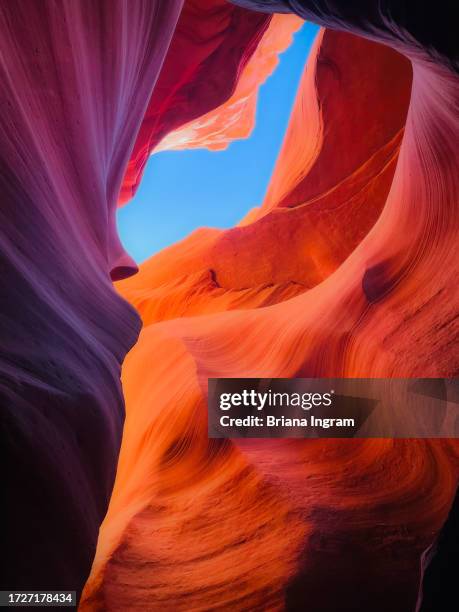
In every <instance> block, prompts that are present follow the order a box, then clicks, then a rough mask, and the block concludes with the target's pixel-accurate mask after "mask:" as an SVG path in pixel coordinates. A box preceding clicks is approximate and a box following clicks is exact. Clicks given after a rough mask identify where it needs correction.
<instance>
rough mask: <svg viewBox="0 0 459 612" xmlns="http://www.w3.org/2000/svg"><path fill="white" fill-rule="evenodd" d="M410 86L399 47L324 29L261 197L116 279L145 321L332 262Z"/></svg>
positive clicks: (401, 118) (394, 139) (203, 308)
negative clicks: (229, 222) (224, 222)
mask: <svg viewBox="0 0 459 612" xmlns="http://www.w3.org/2000/svg"><path fill="white" fill-rule="evenodd" d="M282 18H285V16H284V17H280V16H278V19H282ZM287 18H288V17H287ZM341 49H346V53H341V52H340V51H341ZM362 83H365V90H364V92H362ZM410 84H411V67H410V65H409V62H408V61H407V60H406V59H405V58H403V57H402V56H401V55H399V54H398V53H396V52H395V51H392V50H390V49H388V48H387V47H382V46H380V45H378V44H376V43H371V42H369V41H366V40H364V39H362V38H357V37H355V36H352V35H349V34H340V33H336V32H331V31H328V32H327V33H326V34H325V36H324V34H323V33H321V34H320V35H319V37H318V39H317V41H316V43H315V45H314V48H313V49H312V51H311V56H310V59H309V62H308V66H307V68H306V71H305V73H304V77H303V80H302V84H301V86H300V90H299V93H298V96H297V100H296V104H295V108H294V111H293V114H292V121H291V124H290V127H289V130H288V132H287V135H286V139H285V143H284V146H283V149H282V152H281V154H280V157H279V160H278V163H277V165H276V170H275V172H274V176H273V181H272V183H271V184H270V187H269V190H268V194H267V198H266V201H265V203H264V205H263V207H262V208H261V209H255V210H253V211H251V213H249V215H248V216H247V217H246V219H244V221H243V222H242V223H241V224H240V225H239V226H238V227H236V228H234V229H231V230H228V231H219V230H212V229H201V230H199V231H197V232H195V233H194V234H192V235H191V236H190V237H189V238H187V239H185V240H184V241H182V242H181V243H178V244H176V245H174V246H172V247H170V248H168V249H166V250H164V251H162V252H161V253H159V254H158V255H156V256H154V257H152V258H151V259H150V260H149V261H147V262H146V263H144V264H143V265H142V266H141V267H140V272H139V274H138V275H137V276H135V277H133V278H131V279H130V280H129V281H127V282H122V283H119V285H118V289H119V291H120V292H121V293H122V294H123V295H124V296H125V297H126V298H127V299H128V300H129V301H130V302H131V303H132V304H134V305H135V306H136V308H137V309H138V310H139V312H140V314H141V315H142V318H143V321H144V323H146V324H148V323H151V322H154V321H158V320H162V319H169V318H175V317H177V316H185V315H193V314H203V313H205V312H218V311H221V310H229V309H232V308H248V307H254V306H265V305H269V304H273V303H277V302H280V301H283V300H285V299H288V298H290V297H292V296H294V295H298V294H299V293H302V292H304V291H305V290H307V289H308V288H310V287H312V286H314V285H315V284H317V283H318V282H320V281H321V280H323V279H324V278H325V277H327V276H328V275H329V274H330V273H331V272H333V270H335V268H336V267H337V266H338V265H339V264H340V263H341V262H342V261H343V260H344V259H345V257H347V255H349V253H350V252H351V251H352V250H353V249H354V248H355V246H356V245H357V244H358V243H359V242H360V241H361V240H362V238H363V237H364V236H365V235H366V233H367V232H368V231H369V229H370V228H371V226H372V225H373V223H374V222H375V221H376V219H377V218H378V216H379V214H380V212H381V209H382V207H383V205H384V202H385V200H386V197H387V194H388V191H389V188H390V184H391V180H392V177H393V173H394V169H395V164H396V160H397V155H398V150H399V146H400V141H401V138H402V133H403V126H404V122H405V118H406V111H407V108H408V98H409V92H410ZM226 110H227V109H226V108H225V109H224V110H223V115H224V116H225V117H226ZM217 112H218V110H217V111H215V114H217ZM368 124H369V125H370V127H367V125H368ZM324 125H326V126H327V138H324V127H323V126H324ZM350 134H353V137H352V138H351V137H350ZM201 138H202V137H201V136H199V137H198V142H200V141H201ZM337 150H339V151H343V153H341V154H340V155H338V156H337V155H336V151H337ZM336 157H338V158H339V160H338V161H334V159H335V158H336ZM241 188H242V187H241ZM260 245H263V248H261V249H260Z"/></svg>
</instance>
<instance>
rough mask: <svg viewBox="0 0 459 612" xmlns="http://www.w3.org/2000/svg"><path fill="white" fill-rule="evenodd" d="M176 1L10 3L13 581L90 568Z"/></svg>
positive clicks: (69, 582) (7, 430) (7, 252)
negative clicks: (147, 136) (128, 203)
mask: <svg viewBox="0 0 459 612" xmlns="http://www.w3.org/2000/svg"><path fill="white" fill-rule="evenodd" d="M180 7H181V2H180V0H171V1H170V2H169V1H168V2H167V3H164V2H156V1H155V0H145V1H143V0H139V1H136V2H134V3H131V2H128V1H118V0H110V1H107V2H97V3H94V2H89V1H88V2H86V1H77V2H74V1H73V0H68V1H65V0H63V1H61V2H44V3H42V2H22V1H17V2H16V1H15V2H8V1H6V2H1V3H0V58H1V61H0V80H1V83H2V85H1V91H0V168H1V169H0V192H1V203H0V228H1V229H0V235H1V238H0V240H1V242H0V244H1V248H0V250H1V283H2V298H1V315H0V336H1V346H2V354H1V357H0V372H1V376H0V380H1V382H0V396H1V431H2V441H1V449H2V461H1V470H2V479H1V490H2V510H3V512H4V514H3V516H4V519H3V520H4V523H3V529H2V532H3V533H2V543H1V550H2V560H3V563H2V570H1V571H0V582H1V588H2V589H53V590H56V589H70V590H77V592H78V594H79V593H80V592H81V589H82V587H83V584H84V582H85V580H86V578H87V575H88V573H89V570H90V567H91V562H92V558H93V555H94V551H95V546H96V539H97V534H98V529H99V524H100V522H101V521H102V519H103V517H104V515H105V512H106V509H107V505H108V501H109V498H110V494H111V489H112V485H113V480H114V475H115V468H116V462H117V457H118V451H119V445H120V439H121V431H122V425H123V419H124V404H123V398H122V392H121V385H120V381H119V376H120V364H121V362H122V360H123V358H124V355H125V353H126V352H127V351H128V349H129V348H130V347H131V345H132V344H133V343H134V341H135V340H136V338H137V334H138V332H139V328H140V321H139V318H138V316H137V315H136V314H135V312H134V310H133V309H132V308H131V307H130V306H129V305H128V304H127V303H126V302H124V300H122V299H121V298H120V297H119V295H118V294H117V293H116V292H115V291H114V290H113V286H112V282H111V280H110V276H112V277H113V278H120V277H122V276H123V275H125V274H128V273H130V272H132V271H133V270H135V264H134V262H133V261H132V260H131V259H130V258H129V257H128V256H127V255H126V254H125V253H124V252H123V250H122V248H121V245H120V243H119V240H118V237H117V235H116V231H115V221H114V212H115V208H116V202H117V196H118V191H119V187H120V184H121V181H122V178H123V173H124V168H125V166H126V163H127V161H128V159H129V156H130V152H131V149H132V145H133V143H134V138H135V134H136V132H137V130H138V127H139V125H140V123H141V120H142V118H143V114H144V109H145V106H146V104H147V102H148V99H149V97H150V93H151V89H152V87H153V85H154V82H155V80H156V77H157V75H158V72H159V69H160V67H161V65H162V61H163V58H164V56H165V53H166V51H167V48H168V45H169V40H170V37H171V35H172V33H173V29H174V27H175V23H176V20H177V17H178V14H179V10H180Z"/></svg>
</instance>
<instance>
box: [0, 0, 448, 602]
mask: <svg viewBox="0 0 459 612" xmlns="http://www.w3.org/2000/svg"><path fill="white" fill-rule="evenodd" d="M238 4H239V5H241V4H242V5H244V7H241V6H237V7H236V6H234V5H231V4H229V3H226V2H224V1H223V0H186V1H185V3H184V4H183V3H182V2H181V0H167V1H166V0H164V1H160V0H135V2H132V1H128V0H125V1H123V0H110V1H108V0H107V1H100V2H97V3H94V2H92V1H91V2H90V1H89V0H88V1H87V2H86V1H84V0H81V1H80V0H79V1H78V2H75V1H73V0H61V1H60V2H54V1H51V0H49V1H46V2H43V3H38V2H33V1H26V0H24V1H19V2H9V1H8V0H4V1H2V2H0V48H1V54H0V71H1V78H2V83H3V87H2V90H1V92H0V109H1V112H0V139H1V140H0V163H1V170H0V184H1V187H2V189H1V191H2V196H1V205H0V211H1V230H0V231H1V266H2V268H1V269H2V281H3V283H4V286H5V287H6V288H7V291H6V292H5V297H3V295H2V304H1V318H0V325H1V337H2V355H1V359H0V368H1V379H0V381H1V382H0V395H1V399H2V402H1V425H2V437H3V442H2V450H3V451H4V453H5V456H4V460H3V461H2V483H1V486H2V490H3V491H7V492H8V495H7V498H6V502H5V503H4V507H5V509H6V513H7V516H6V518H7V525H8V528H7V530H6V533H5V536H4V539H3V541H2V552H3V553H4V554H3V557H4V559H5V561H6V563H5V564H4V565H5V568H4V569H3V571H2V572H1V583H2V588H4V589H21V588H22V589H69V590H74V589H76V590H77V592H78V594H79V593H80V591H81V589H82V587H83V584H84V582H85V580H86V578H87V576H88V573H89V571H90V567H91V563H92V562H93V557H94V551H95V547H96V539H97V536H98V530H99V525H100V524H101V522H102V520H103V523H102V526H101V528H100V532H99V537H98V542H97V551H96V554H95V558H94V562H93V563H92V570H91V574H90V576H89V579H88V581H87V583H86V587H85V590H84V594H83V597H82V601H81V604H80V608H81V609H82V610H89V611H96V610H97V611H102V610H120V611H121V610H123V611H124V610H183V611H185V610H186V611H189V610H194V611H198V610H199V611H201V610H202V611H203V610H209V609H212V610H213V609H216V610H231V611H234V610H244V611H245V610H247V611H248V610H260V611H261V610H283V609H287V610H311V611H314V612H315V611H317V610H320V611H321V612H337V611H339V612H347V611H349V612H351V611H352V612H356V611H360V610H362V611H363V610H372V611H373V612H386V611H387V610H391V611H393V612H407V611H408V610H414V609H415V608H416V606H418V609H419V610H422V612H431V611H434V610H435V611H436V610H437V609H438V610H440V609H442V608H441V607H440V608H438V607H437V608H436V607H435V606H437V604H438V603H439V602H442V601H443V600H442V599H441V597H442V593H445V592H446V587H445V586H444V585H443V584H442V581H444V580H445V578H446V577H447V572H446V571H443V568H444V567H445V566H448V563H450V560H451V559H452V558H457V556H456V557H455V555H457V551H456V552H454V550H453V549H452V544H451V543H452V542H453V541H454V538H456V537H457V501H456V504H455V506H453V509H452V510H451V513H450V517H449V519H448V522H447V523H446V524H445V527H444V530H443V531H441V527H442V525H443V524H444V523H445V520H446V517H447V516H448V513H449V512H450V509H451V507H452V504H453V499H454V496H455V491H456V487H457V480H458V474H459V445H458V443H457V442H455V441H454V440H390V439H387V440H381V439H374V440H327V439H320V440H295V441H294V440H271V441H269V440H258V441H253V440H244V441H242V440H241V441H220V440H209V439H208V437H207V415H206V396H207V379H208V378H209V377H224V376H228V377H296V376H305V377H319V376H336V377H338V376H347V377H418V376H419V377H451V376H456V375H457V373H458V370H459V351H458V348H457V347H458V337H457V336H458V323H457V320H458V319H457V310H458V302H459V295H458V288H457V275H458V260H457V251H456V248H455V247H456V244H457V232H458V225H459V215H458V210H457V203H458V196H459V179H458V172H457V169H458V161H459V159H458V157H459V154H458V148H457V142H458V140H459V125H458V120H457V100H458V97H459V83H458V77H457V73H456V72H455V69H456V68H457V49H456V48H455V46H454V36H453V33H452V31H451V27H452V23H453V20H452V17H451V16H448V13H447V8H448V7H445V11H442V10H441V7H438V10H437V9H436V8H435V7H433V8H432V9H429V10H427V5H424V3H416V10H415V9H414V3H413V6H411V4H412V3H409V2H398V1H397V2H396V1H395V0H393V1H389V0H386V1H383V2H376V1H372V0H371V1H369V2H368V1H365V2H364V1H363V0H362V1H357V2H347V1H345V0H342V1H338V0H328V1H327V2H325V1H323V2H322V1H321V0H301V1H296V0H295V1H293V0H291V1H290V2H281V1H277V0H272V1H270V0H266V1H263V0H259V1H257V0H253V1H251V0H240V1H239V2H238ZM440 4H445V5H446V4H447V3H440ZM260 8H261V9H263V10H265V11H268V12H269V11H281V12H295V13H297V15H276V16H275V17H273V18H271V17H270V16H269V15H268V14H266V13H258V12H253V11H252V10H251V9H257V10H258V9H260ZM300 17H301V18H307V19H311V20H312V21H315V22H316V23H319V24H320V25H322V26H324V28H323V29H322V30H321V31H320V33H319V35H318V37H317V40H316V42H315V44H314V47H313V49H312V51H311V55H310V59H309V61H308V64H307V66H306V67H305V72H304V76H303V79H302V82H301V85H300V88H299V91H298V94H297V100H296V103H295V106H294V109H293V112H292V116H291V121H290V125H289V128H288V130H287V134H286V136H285V141H284V145H283V147H282V150H281V152H280V154H279V158H278V161H277V164H276V168H275V171H274V174H273V177H272V180H271V182H270V185H269V187H268V191H267V194H266V198H265V200H264V202H262V203H261V205H260V206H257V207H256V208H254V209H253V210H252V211H250V212H249V213H248V215H247V216H246V218H245V219H243V220H242V221H241V223H240V224H239V225H238V226H237V227H235V228H232V229H230V230H225V231H220V230H212V229H201V230H198V231H196V232H195V233H193V234H192V235H191V236H190V237H189V238H187V239H186V240H184V241H182V242H181V243H179V244H177V245H173V246H171V247H170V248H168V249H166V250H165V251H163V252H162V253H160V254H158V255H156V256H155V257H153V258H152V259H151V260H149V261H147V262H146V263H145V264H143V265H142V266H141V267H140V271H139V273H138V274H137V275H136V276H132V278H128V279H126V280H121V279H123V278H125V277H127V276H130V275H131V274H132V273H133V272H135V269H136V267H135V264H134V262H132V260H130V258H129V256H128V255H127V254H125V253H124V252H123V250H122V247H121V245H120V243H119V240H118V238H117V235H116V228H115V208H116V206H117V204H120V203H124V202H125V201H127V200H128V199H129V198H130V197H131V196H132V194H133V193H135V190H136V188H137V186H138V184H139V181H140V179H141V175H142V171H143V168H144V166H145V163H146V161H147V159H148V156H149V154H150V153H151V152H153V151H155V150H162V149H167V148H174V149H177V148H186V147H194V146H207V147H209V148H215V149H218V148H222V147H224V146H226V145H227V144H228V142H230V141H231V140H232V139H234V138H237V137H243V136H246V135H247V134H248V133H249V132H250V129H251V127H252V126H253V121H254V105H255V100H256V94H257V89H258V86H259V85H260V84H261V83H262V82H263V81H264V80H265V79H266V77H267V76H268V75H269V73H270V72H271V71H272V70H273V69H274V67H275V64H276V61H277V55H278V53H279V52H280V51H282V50H283V49H284V48H285V47H286V46H287V45H288V44H289V41H290V39H291V36H292V34H293V32H294V31H295V30H296V29H298V27H299V25H300V23H301V21H300ZM203 175H204V169H203ZM243 188H244V186H243V185H241V189H243ZM256 204H259V203H255V202H254V205H256ZM216 205H218V203H216ZM158 214H160V211H158ZM111 280H115V281H119V282H117V283H116V290H115V289H114V288H113V285H112V282H111ZM128 302H130V304H131V305H132V306H133V307H134V308H135V309H136V310H137V311H138V313H139V315H140V318H141V319H142V321H143V329H142V331H141V333H140V336H139V339H138V342H137V343H136V344H135V346H134V348H132V350H131V351H130V352H129V354H128V356H127V358H126V360H125V362H124V365H123V369H122V387H123V391H124V400H125V406H126V420H125V424H124V431H123V437H122V442H121V451H120V454H119V462H118V468H117V470H116V478H115V469H116V463H117V460H118V451H119V447H120V440H121V432H122V428H123V418H124V405H123V395H122V391H121V385H120V380H119V375H120V366H121V363H122V361H123V358H124V356H125V354H126V352H127V351H128V350H129V348H130V347H131V346H132V345H133V343H134V342H135V340H136V337H137V334H138V331H139V327H140V318H139V316H138V315H136V313H135V310H134V308H132V306H130V305H129V304H128ZM114 479H115V483H114V488H113V492H112V486H113V482H114ZM110 496H111V499H110ZM109 500H110V504H109V506H108V503H109ZM107 506H108V512H107ZM104 516H105V519H104ZM428 546H431V548H430V549H429V552H428V553H427V554H425V555H424V556H423V562H422V565H421V556H422V553H423V551H424V550H425V549H426V548H427V547H428ZM421 569H422V572H423V575H424V583H423V587H422V588H421V589H419V582H420V575H421Z"/></svg>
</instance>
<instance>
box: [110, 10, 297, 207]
mask: <svg viewBox="0 0 459 612" xmlns="http://www.w3.org/2000/svg"><path fill="white" fill-rule="evenodd" d="M270 19H271V16H269V15H264V14H260V13H255V12H252V11H247V10H245V9H241V8H238V7H235V6H232V5H231V4H229V3H228V2H226V0H186V2H185V4H184V7H183V10H182V12H181V15H180V18H179V21H178V23H177V28H176V30H175V33H174V36H173V38H172V42H171V46H170V48H169V51H168V53H167V56H166V59H165V61H164V65H163V69H162V71H161V74H160V77H159V79H158V83H157V84H156V86H155V88H154V90H153V93H152V96H151V99H150V102H149V105H148V108H147V111H146V114H145V117H144V120H143V123H142V126H141V128H140V130H139V133H138V135H137V139H136V142H135V145H134V150H133V152H132V155H131V159H130V160H129V164H128V166H127V170H126V173H125V176H124V180H123V184H122V187H121V193H120V203H124V202H126V201H128V200H129V199H130V198H131V197H132V196H133V195H134V193H135V191H136V189H137V187H138V185H139V182H140V179H141V176H142V173H143V169H144V166H145V164H146V162H147V159H148V157H149V155H150V153H151V151H152V150H153V149H155V147H156V145H157V144H158V143H159V142H160V141H161V140H162V138H163V137H164V136H165V135H166V134H168V133H169V132H171V131H172V130H175V129H176V128H178V127H180V126H182V125H184V124H185V123H188V122H189V121H191V120H192V119H195V118H196V117H199V116H201V115H203V114H205V113H207V112H209V111H210V110H212V109H214V108H215V107H217V106H220V105H221V104H222V103H223V102H225V101H227V100H228V98H230V97H231V96H232V94H233V93H234V90H235V88H236V84H237V82H238V78H239V75H240V73H241V71H242V69H243V68H244V66H245V65H246V63H247V62H248V60H249V58H250V57H251V55H252V54H253V53H254V51H255V50H256V48H257V45H258V43H259V41H260V39H261V37H262V35H263V33H264V31H265V30H266V28H267V27H268V25H269V22H270ZM289 19H290V20H295V21H296V22H298V18H292V17H289ZM185 58H186V59H185ZM223 67H224V69H223Z"/></svg>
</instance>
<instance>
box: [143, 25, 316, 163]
mask: <svg viewBox="0 0 459 612" xmlns="http://www.w3.org/2000/svg"><path fill="white" fill-rule="evenodd" d="M303 23H304V21H303V20H302V19H301V18H300V17H297V16H296V15H273V17H272V20H271V22H270V24H269V26H268V28H267V30H266V32H265V33H264V34H263V37H262V38H261V40H260V42H259V44H258V46H257V48H256V50H255V52H254V53H253V55H252V57H251V58H250V59H249V60H248V62H247V63H246V65H245V66H244V68H243V70H242V72H241V74H240V76H239V80H238V82H237V84H236V89H235V91H234V93H233V95H232V96H231V97H230V98H229V99H228V100H227V101H226V102H225V103H224V104H222V105H220V106H218V107H217V108H215V109H214V110H212V111H210V112H208V113H206V114H205V115H201V116H199V117H197V119H195V120H194V121H190V122H189V123H187V124H185V125H184V126H182V127H180V128H178V129H177V130H174V131H173V132H171V133H169V134H166V136H165V137H164V138H163V139H162V140H161V142H160V143H159V144H158V146H157V147H156V148H155V150H154V152H158V151H166V150H181V149H191V148H193V149H194V148H203V147H204V148H207V149H210V150H214V151H218V150H222V149H226V148H227V146H228V145H229V143H230V142H232V141H233V140H237V139H241V138H247V137H249V136H250V134H251V132H252V129H253V127H254V124H255V111H256V105H257V97H258V88H259V86H260V85H261V84H263V83H264V81H265V80H266V78H267V77H268V76H269V75H270V74H271V73H272V72H273V70H274V69H275V68H276V66H277V64H278V62H279V53H281V52H282V51H284V50H285V49H286V48H287V47H288V46H289V45H290V43H291V42H292V35H293V34H294V33H295V32H296V31H297V30H298V29H299V28H300V27H301V26H302V24H303Z"/></svg>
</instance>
